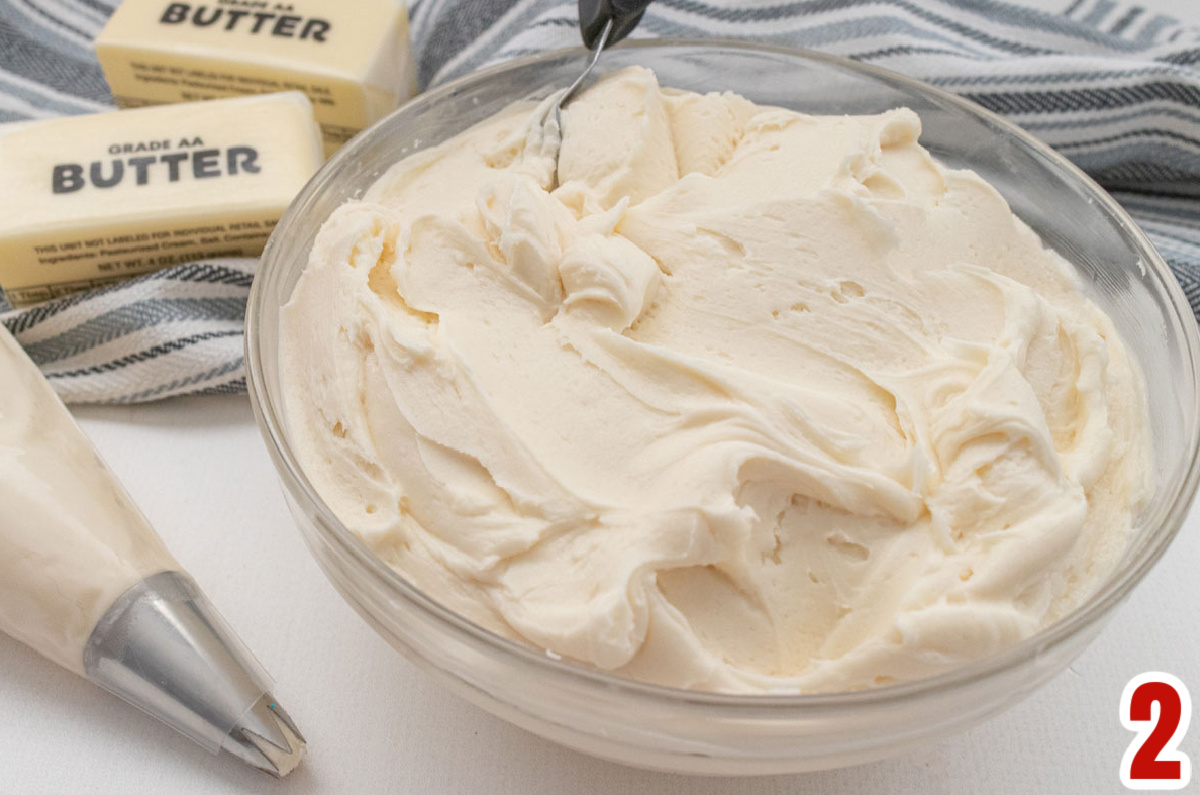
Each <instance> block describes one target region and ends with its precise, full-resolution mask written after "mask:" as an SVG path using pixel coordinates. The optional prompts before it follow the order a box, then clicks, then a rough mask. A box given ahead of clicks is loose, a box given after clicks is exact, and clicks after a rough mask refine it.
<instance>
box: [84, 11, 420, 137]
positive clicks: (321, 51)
mask: <svg viewBox="0 0 1200 795" xmlns="http://www.w3.org/2000/svg"><path fill="white" fill-rule="evenodd" d="M95 46H96V55H97V57H98V58H99V60H100V65H101V66H102V67H103V69H104V75H105V77H106V78H107V79H108V84H109V86H110V87H111V88H112V93H113V98H114V99H115V100H116V102H117V104H118V105H120V106H121V107H124V108H132V107H140V106H143V105H158V104H165V103H173V102H188V101H193V100H201V99H214V98H219V97H231V96H239V95H244V94H261V93H269V92H278V91H287V90H297V91H302V92H304V93H305V94H306V95H308V97H309V99H310V100H312V103H313V107H314V109H315V113H316V118H317V121H318V122H319V123H320V125H321V130H322V132H323V133H324V136H325V148H326V153H327V154H331V153H332V152H333V151H335V150H336V149H337V148H338V147H340V146H341V145H342V144H343V143H345V142H346V141H347V140H349V139H350V138H351V137H352V136H353V135H355V134H356V133H357V132H359V131H360V130H362V129H363V128H364V127H367V126H369V125H370V124H372V123H374V122H375V121H378V120H379V119H381V118H383V117H384V116H386V115H387V114H388V113H390V112H391V111H393V110H395V109H396V107H397V106H398V105H399V103H400V102H402V101H404V100H406V99H408V98H409V97H411V96H412V95H413V94H414V93H415V91H416V69H415V67H414V66H413V61H412V53H411V51H410V49H409V36H408V12H407V10H406V8H405V5H404V3H402V2H400V0H290V2H287V3H248V2H230V1H229V0H209V2H200V3H196V2H171V0H124V2H122V3H121V4H120V6H118V8H117V9H116V11H115V12H114V13H113V15H112V17H111V18H110V19H109V22H108V24H107V25H106V26H105V28H104V30H102V31H101V32H100V35H99V36H97V38H96V42H95Z"/></svg>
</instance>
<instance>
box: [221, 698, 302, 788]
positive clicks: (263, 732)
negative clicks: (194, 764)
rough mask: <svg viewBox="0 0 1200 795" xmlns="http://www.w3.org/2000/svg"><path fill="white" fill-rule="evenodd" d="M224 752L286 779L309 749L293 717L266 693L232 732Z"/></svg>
mask: <svg viewBox="0 0 1200 795" xmlns="http://www.w3.org/2000/svg"><path fill="white" fill-rule="evenodd" d="M221 748H222V750H225V751H228V752H229V753H231V754H233V755H234V756H236V757H237V758H238V759H241V760H242V761H243V762H245V763H246V764H248V765H250V766H251V767H256V768H258V769H259V770H261V771H263V772H264V773H270V774H271V775H272V776H276V777H277V778H283V777H284V776H286V775H287V774H288V773H291V772H292V771H293V770H295V769H296V767H297V766H298V765H299V764H300V760H302V759H303V758H304V754H305V752H306V750H307V748H308V746H307V745H306V744H305V741H304V737H303V735H301V734H300V730H299V729H297V728H296V724H295V723H293V722H292V719H291V717H290V716H289V715H288V714H287V712H285V711H284V709H283V707H281V706H280V705H279V704H278V703H277V702H276V701H275V699H274V698H272V696H271V694H270V693H267V694H266V695H264V696H263V697H262V698H260V699H259V700H258V701H256V702H254V706H252V707H250V709H249V710H248V711H247V712H246V715H245V716H244V717H243V718H242V720H241V721H240V722H239V723H238V725H236V726H234V727H233V729H231V730H230V732H229V736H228V737H227V738H226V740H225V743H224V744H223V745H222V746H221Z"/></svg>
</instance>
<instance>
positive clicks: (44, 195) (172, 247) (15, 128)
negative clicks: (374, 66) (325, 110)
mask: <svg viewBox="0 0 1200 795" xmlns="http://www.w3.org/2000/svg"><path fill="white" fill-rule="evenodd" d="M323 159H324V158H323V152H322V148H321V136H320V132H319V131H318V129H317V126H316V123H315V122H314V121H313V117H312V106H311V104H310V103H309V101H308V99H307V98H306V97H305V96H304V95H303V94H300V93H298V92H288V93H283V94H273V95H268V96H258V97H239V98H236V99H224V100H215V101H212V102H194V103H185V104H180V105H171V106H167V107H161V108H144V109H141V110H131V111H120V112H116V113H100V114H93V115H87V116H68V117H62V118H57V119H49V120H45V121H33V122H18V123H15V124H7V125H0V174H3V175H4V179H3V181H0V290H3V292H4V295H5V297H6V298H7V299H8V301H9V303H11V304H13V305H14V306H23V305H27V304H31V303H36V302H38V301H43V300H46V299H48V298H53V297H56V296H58V295H63V294H65V293H69V292H72V291H74V290H79V289H84V288H88V287H95V286H99V285H103V284H107V283H110V282H114V281H118V280H120V279H123V278H128V277H130V276H134V275H137V274H141V273H146V272H148V271H152V270H157V269H159V268H163V267H166V266H168V265H174V264H177V263H180V262H187V261H189V260H194V259H200V258H206V257H246V256H258V255H259V254H261V253H262V250H263V246H264V245H265V244H266V241H267V238H268V237H269V236H270V234H271V230H272V229H273V228H274V226H275V223H276V222H277V221H278V220H279V216H280V215H281V214H282V213H283V211H284V210H285V209H286V208H287V206H288V204H289V203H290V202H291V200H292V198H293V197H294V196H295V195H296V194H297V193H298V192H299V190H300V188H302V187H303V186H304V184H305V182H307V181H308V179H309V178H310V177H311V176H312V174H313V173H314V172H315V171H316V170H317V168H319V167H320V165H321V163H322V161H323Z"/></svg>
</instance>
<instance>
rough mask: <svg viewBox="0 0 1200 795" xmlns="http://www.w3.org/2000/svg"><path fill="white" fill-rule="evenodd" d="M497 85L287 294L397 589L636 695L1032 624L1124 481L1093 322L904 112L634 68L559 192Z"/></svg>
mask: <svg viewBox="0 0 1200 795" xmlns="http://www.w3.org/2000/svg"><path fill="white" fill-rule="evenodd" d="M537 118H538V114H537V112H536V111H534V110H533V109H531V108H530V107H528V106H524V107H515V108H512V109H510V110H508V111H506V112H504V113H501V114H499V115H497V116H495V117H493V118H492V119H490V120H489V121H487V122H485V123H483V124H481V125H479V126H477V127H474V128H472V129H471V130H469V131H467V132H465V133H463V134H461V135H459V136H457V137H455V138H453V139H451V140H449V141H447V142H445V143H443V144H442V145H440V146H438V147H437V148H435V149H431V150H429V151H426V152H422V153H420V154H418V155H415V156H413V157H410V158H408V159H405V160H403V161H402V162H400V163H398V164H397V165H396V166H395V167H393V168H392V169H391V170H390V171H389V172H388V173H387V174H386V175H384V177H383V178H382V179H380V180H379V181H378V182H377V183H376V184H375V185H374V187H372V188H371V189H370V190H369V191H368V192H367V194H366V195H365V196H364V198H363V199H362V200H361V201H355V202H351V203H349V204H346V205H344V206H342V207H341V208H339V209H338V210H337V211H336V212H335V213H334V214H333V215H332V216H331V217H330V218H329V220H328V221H327V222H326V224H325V225H324V227H323V228H322V229H321V231H320V234H319V235H318V237H317V241H316V244H315V246H314V249H313V251H312V256H311V261H310V262H309V264H308V267H307V269H306V270H305V272H304V274H303V276H302V277H301V279H300V281H299V283H298V284H297V286H296V289H295V293H294V295H293V297H292V299H291V301H290V303H289V304H288V306H287V307H286V308H285V311H284V315H283V321H282V329H281V332H282V373H283V376H282V377H283V386H284V389H285V393H286V413H287V423H288V426H289V429H290V433H291V436H292V439H293V441H294V442H295V443H296V449H297V452H298V455H299V457H300V461H301V462H302V465H303V467H304V469H305V471H306V473H307V474H308V476H309V477H310V478H311V480H312V482H313V483H314V484H315V486H316V488H317V490H318V491H319V493H320V495H321V496H322V498H323V499H324V500H325V501H326V502H327V503H328V505H329V506H330V507H331V508H332V510H333V511H334V512H335V513H336V514H337V516H338V517H339V518H340V519H341V520H342V521H343V522H344V523H345V524H346V525H347V526H349V527H350V528H352V529H353V530H354V531H355V532H357V533H358V534H360V535H361V536H362V538H363V539H365V540H366V542H367V543H368V544H369V545H370V546H371V548H372V549H374V550H375V551H376V552H377V553H378V554H379V555H380V557H382V558H383V559H384V560H385V561H387V562H388V563H389V564H391V565H392V566H394V567H395V568H396V569H398V570H399V571H400V572H402V573H403V574H404V575H405V576H406V577H407V578H409V579H410V580H411V581H412V582H413V583H414V584H415V585H416V586H417V587H419V588H421V589H423V590H424V591H425V592H426V593H428V594H429V595H431V596H432V597H434V598H435V599H437V600H439V601H441V602H443V603H444V604H446V605H447V606H449V607H451V608H453V609H455V610H457V611H459V612H461V613H462V614H464V615H466V616H468V617H469V618H471V619H473V620H474V621H476V622H478V623H479V624H481V625H483V626H484V627H487V628H489V629H491V630H494V631H496V632H498V633H500V634H502V635H505V636H509V637H513V638H520V639H524V640H525V641H527V642H529V643H530V644H533V645H535V646H538V647H542V648H545V649H546V650H548V651H549V652H551V653H553V654H557V655H562V656H564V657H568V658H571V659H574V660H578V661H582V662H584V663H587V664H590V665H593V666H597V667H599V668H602V669H607V670H611V671H615V672H617V673H619V674H622V675H626V676H629V677H634V678H638V679H643V680H647V681H651V682H658V683H665V684H670V685H676V686H681V687H689V688H701V689H710V690H723V691H743V692H760V691H780V690H782V691H788V690H795V691H802V692H810V691H828V690H843V689H855V688H863V687H870V686H873V685H879V684H884V683H888V682H892V681H896V680H903V679H911V678H915V677H920V676H924V675H928V674H932V673H936V672H939V671H942V670H945V669H948V668H951V667H954V666H958V665H961V664H963V663H966V662H968V661H971V660H974V659H976V658H979V657H981V656H983V655H986V654H988V653H990V652H993V651H995V650H998V649H1000V648H1002V647H1005V646H1007V645H1009V644H1013V643H1015V642H1017V641H1018V640H1020V639H1022V638H1025V637H1027V636H1029V635H1031V634H1032V633H1034V632H1035V631H1037V630H1038V629H1039V628H1041V627H1043V626H1045V625H1046V624H1048V623H1049V622H1052V621H1054V620H1055V619H1057V618H1058V617H1059V616H1061V615H1063V614H1064V613H1065V612H1067V611H1069V610H1070V609H1072V608H1073V607H1075V606H1076V605H1077V604H1079V602H1080V601H1081V600H1082V599H1083V598H1084V597H1085V596H1086V595H1087V594H1088V593H1089V591H1090V590H1091V589H1092V588H1093V587H1094V585H1095V584H1096V583H1097V582H1098V580H1099V579H1100V578H1101V577H1102V576H1103V575H1105V574H1106V573H1107V572H1108V571H1109V570H1110V568H1111V566H1112V565H1113V564H1114V562H1115V559H1116V557H1117V555H1119V553H1120V552H1121V551H1122V549H1123V546H1124V544H1125V541H1126V537H1127V535H1128V533H1129V531H1130V527H1131V524H1132V521H1133V516H1134V515H1135V513H1136V511H1137V509H1138V506H1139V504H1140V502H1141V501H1142V500H1143V499H1144V498H1145V497H1146V495H1147V492H1148V478H1147V464H1146V461H1147V457H1146V449H1145V447H1146V444H1147V442H1146V435H1147V434H1146V426H1147V419H1146V416H1145V408H1144V402H1143V398H1142V395H1141V387H1140V377H1139V375H1138V373H1137V370H1136V367H1135V366H1134V365H1133V364H1132V363H1131V361H1130V359H1129V355H1128V353H1127V352H1126V349H1125V348H1124V346H1123V345H1122V343H1121V341H1120V339H1119V337H1118V335H1117V334H1116V332H1115V330H1114V328H1113V325H1112V323H1111V322H1110V320H1109V318H1108V317H1106V316H1105V315H1104V314H1103V313H1102V312H1101V311H1100V310H1099V309H1097V307H1096V306H1094V305H1093V304H1092V303H1091V302H1089V301H1088V300H1087V299H1086V298H1085V297H1084V296H1083V295H1082V294H1081V292H1080V291H1079V289H1078V286H1077V284H1076V283H1075V279H1074V277H1073V276H1072V271H1071V268H1070V267H1069V266H1068V265H1067V263H1066V262H1064V261H1063V260H1062V259H1061V258H1060V257H1059V256H1057V255H1056V254H1054V253H1052V252H1050V251H1048V250H1046V249H1045V248H1044V247H1043V246H1042V244H1041V242H1040V241H1039V239H1038V237H1037V236H1036V235H1035V234H1034V233H1033V232H1032V231H1031V230H1030V229H1029V228H1028V227H1027V226H1026V225H1025V224H1024V223H1022V222H1021V221H1020V220H1018V219H1017V218H1016V217H1015V216H1014V215H1013V213H1012V212H1011V211H1010V210H1009V208H1008V206H1007V204H1006V203H1005V201H1004V200H1003V198H1001V196H1000V194H999V193H997V192H996V191H995V190H994V189H993V188H991V187H990V186H989V185H988V184H987V183H985V182H984V181H983V180H981V179H980V178H979V177H978V176H976V175H975V174H974V173H972V172H969V171H960V170H953V169H949V168H946V167H944V166H942V165H940V164H939V163H937V162H936V161H934V160H933V159H931V157H930V156H929V154H928V153H927V152H926V151H925V150H924V149H923V148H922V147H921V146H920V145H919V144H918V142H917V139H918V135H919V133H920V129H921V127H920V121H919V119H918V118H917V116H916V115H915V114H914V113H912V112H911V111H909V110H903V109H901V110H894V111H890V112H888V113H883V114H880V115H878V116H841V117H837V116H807V115H804V114H802V113H795V112H792V111H788V110H782V109H779V108H772V107H759V106H756V105H753V104H751V103H750V102H748V101H746V100H744V99H742V98H740V97H738V96H734V95H730V94H723V95H718V94H709V95H705V96H700V95H697V94H691V93H682V92H673V91H664V90H660V88H659V86H658V84H657V82H656V80H655V77H654V75H653V74H652V73H650V72H647V71H645V70H640V69H631V70H627V71H624V72H621V73H619V74H618V75H616V76H614V77H611V78H609V79H608V80H606V81H604V82H602V83H600V84H598V85H597V86H596V87H595V88H593V89H592V90H590V91H589V92H587V93H586V94H584V95H583V96H582V97H580V98H579V99H577V100H576V101H574V102H573V103H572V104H571V105H569V107H568V109H567V111H566V113H565V120H564V138H563V143H562V152H561V160H560V162H559V178H560V181H561V186H560V187H558V188H557V189H555V190H553V191H552V192H547V190H546V187H547V185H548V183H549V175H550V174H551V173H552V172H553V169H554V162H553V159H551V158H550V157H548V156H547V155H546V153H545V152H546V149H545V147H544V141H543V140H542V138H541V128H540V126H539V125H538V124H537V121H536V120H537Z"/></svg>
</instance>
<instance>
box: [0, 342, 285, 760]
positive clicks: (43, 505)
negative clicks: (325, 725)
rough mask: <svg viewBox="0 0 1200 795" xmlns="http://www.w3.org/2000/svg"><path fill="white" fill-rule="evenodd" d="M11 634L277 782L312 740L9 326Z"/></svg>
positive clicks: (5, 503) (4, 519)
mask: <svg viewBox="0 0 1200 795" xmlns="http://www.w3.org/2000/svg"><path fill="white" fill-rule="evenodd" d="M0 630H3V631H4V632H5V633H7V634H9V635H11V636H12V637H14V638H16V639H17V640H20V641H22V642H23V643H26V644H28V645H29V646H32V647H33V648H34V649H35V650H37V651H38V652H40V653H41V654H42V655H44V656H45V657H47V658H49V659H50V660H52V661H54V662H56V663H58V664H59V665H61V666H62V667H64V668H66V669H68V670H70V671H73V672H75V673H77V674H79V675H80V676H83V677H85V678H87V679H89V680H91V681H92V682H95V683H96V684H98V685H100V686H101V687H103V688H104V689H106V690H108V691H110V692H112V693H114V694H116V695H117V696H119V697H121V698H122V699H124V700H125V701H128V702H129V703H130V704H133V705H134V706H136V707H138V708H139V709H142V710H143V711H145V712H147V713H149V714H150V715H153V716H154V717H156V718H158V719H159V720H161V721H162V722H163V723H165V724H167V725H168V726H170V727H171V728H173V729H176V730H177V731H179V732H182V733H183V734H185V735H187V736H188V737H190V738H192V739H193V740H195V741H196V742H197V743H199V744H200V745H202V746H203V747H204V748H206V749H208V751H209V752H211V753H213V754H216V753H218V752H220V751H225V752H227V753H230V754H232V755H233V756H236V757H237V758H239V759H241V760H242V761H243V762H246V763H247V764H249V765H252V766H254V767H256V768H258V769H259V770H263V771H265V772H267V773H270V774H272V775H275V776H284V775H287V774H288V773H289V772H291V771H292V770H293V769H294V768H295V767H296V765H298V764H299V763H300V760H301V759H302V758H303V756H304V751H305V744H304V738H303V737H302V736H301V735H300V732H299V731H298V730H297V729H296V726H295V724H294V723H292V720H291V718H289V717H288V715H287V713H286V712H284V710H283V708H282V707H280V706H279V704H278V703H277V702H276V701H275V699H274V698H273V697H272V696H271V693H270V690H271V680H270V678H269V677H268V676H267V674H266V672H265V671H263V669H262V667H261V666H260V665H259V664H258V661H257V660H255V659H254V656H253V655H252V654H250V651H249V650H248V649H247V648H246V647H245V645H244V644H243V643H242V642H241V641H240V640H239V639H238V637H237V636H236V635H235V634H234V633H233V631H232V630H231V629H230V628H229V625H228V624H226V623H225V621H224V619H222V618H221V616H220V615H219V614H218V613H217V611H216V609H215V608H214V607H213V606H212V603H211V602H209V600H208V598H207V597H206V596H205V595H204V593H203V592H202V591H201V590H200V589H199V587H197V585H196V583H195V581H194V580H193V579H192V578H191V576H189V575H188V574H187V572H185V571H184V570H183V569H182V568H181V567H180V565H179V564H178V563H177V562H176V561H175V559H174V558H173V557H172V556H171V553H170V552H168V551H167V548H166V547H165V546H164V545H163V542H162V540H161V539H160V538H159V537H158V534H157V533H155V532H154V529H153V528H152V527H151V526H150V524H149V522H148V521H147V520H146V518H145V517H144V516H143V515H142V513H141V512H140V511H139V510H138V508H137V506H135V505H134V504H133V501H132V500H131V499H130V497H129V495H128V494H127V493H126V492H125V490H124V488H122V486H121V484H120V483H119V482H117V479H116V478H115V477H114V476H113V474H112V473H111V472H110V471H109V470H108V468H107V467H106V466H105V464H104V462H103V461H101V460H100V457H99V455H98V454H97V453H96V450H95V448H94V447H93V446H92V444H91V442H90V441H88V439H87V437H86V436H85V435H84V434H83V431H82V430H81V429H80V427H79V426H78V425H77V424H76V423H75V420H74V419H73V418H72V417H71V415H70V413H69V412H68V411H67V409H66V407H65V406H64V405H63V404H62V401H61V400H59V398H58V396H57V395H56V394H55V393H54V391H53V390H52V389H51V388H50V384H49V383H48V382H47V381H46V379H45V378H44V377H43V376H42V374H41V373H40V372H39V371H38V369H37V367H36V366H35V365H34V364H33V362H32V361H30V360H29V358H28V357H27V356H26V355H25V352H24V351H23V350H21V348H20V346H19V345H18V344H17V342H16V340H14V339H13V337H12V335H10V334H9V333H8V331H6V330H5V329H4V328H3V326H0Z"/></svg>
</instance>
